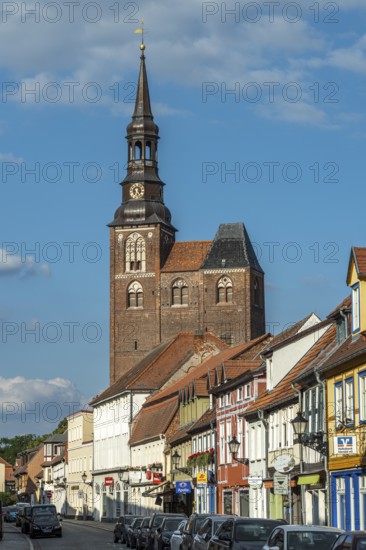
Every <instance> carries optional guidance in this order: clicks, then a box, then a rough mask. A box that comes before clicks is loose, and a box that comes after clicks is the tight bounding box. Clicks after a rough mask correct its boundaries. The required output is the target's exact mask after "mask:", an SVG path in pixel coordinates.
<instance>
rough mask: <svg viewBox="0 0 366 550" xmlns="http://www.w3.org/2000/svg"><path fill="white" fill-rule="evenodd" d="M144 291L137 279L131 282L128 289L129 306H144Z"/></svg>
mask: <svg viewBox="0 0 366 550" xmlns="http://www.w3.org/2000/svg"><path fill="white" fill-rule="evenodd" d="M143 305H144V291H143V290H142V286H141V285H140V283H138V282H137V281H134V282H133V283H131V284H130V285H129V287H128V290H127V307H129V308H131V307H143Z"/></svg>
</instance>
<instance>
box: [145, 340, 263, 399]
mask: <svg viewBox="0 0 366 550" xmlns="http://www.w3.org/2000/svg"><path fill="white" fill-rule="evenodd" d="M269 337H270V335H269V334H263V335H262V336H259V337H258V338H256V339H255V340H251V341H250V342H242V343H241V344H238V345H236V346H233V347H230V348H228V349H225V350H224V351H222V352H221V353H219V354H218V355H214V356H213V357H209V358H207V359H206V360H205V361H203V363H201V364H200V365H198V366H197V367H195V368H194V369H191V370H190V371H189V372H188V373H187V374H186V375H185V376H184V377H183V378H181V379H180V380H178V381H177V382H173V383H172V384H169V385H168V386H166V387H165V388H164V389H163V390H160V391H156V392H154V393H153V395H151V396H150V397H149V398H148V399H147V400H146V402H145V404H144V407H147V406H149V405H150V404H151V403H155V402H157V401H161V400H163V399H166V398H167V397H170V396H173V395H177V394H178V393H179V390H180V389H182V388H183V387H184V386H186V385H188V384H189V383H190V382H193V380H198V379H199V378H206V376H207V373H208V371H210V370H211V369H214V368H215V367H216V366H217V365H220V364H221V363H222V361H224V362H225V361H227V360H229V359H235V358H236V357H240V356H241V355H242V354H243V353H244V352H250V351H252V352H253V354H255V353H257V352H258V344H262V343H263V342H265V341H267V340H268V338H269ZM260 347H261V348H262V346H260ZM262 349H263V348H262ZM249 358H250V357H249Z"/></svg>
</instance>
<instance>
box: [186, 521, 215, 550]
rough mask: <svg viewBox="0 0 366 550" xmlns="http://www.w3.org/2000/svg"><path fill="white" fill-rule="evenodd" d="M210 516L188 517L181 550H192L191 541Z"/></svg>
mask: <svg viewBox="0 0 366 550" xmlns="http://www.w3.org/2000/svg"><path fill="white" fill-rule="evenodd" d="M210 515H211V514H192V515H190V516H189V519H188V523H187V526H186V528H185V529H184V531H183V540H182V545H181V548H182V550H192V545H193V539H194V537H195V535H196V534H197V533H198V530H199V528H200V527H201V525H202V523H203V522H204V521H205V519H207V518H208V517H209V516H210Z"/></svg>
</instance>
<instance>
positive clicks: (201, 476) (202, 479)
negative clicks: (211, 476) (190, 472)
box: [197, 472, 207, 483]
mask: <svg viewBox="0 0 366 550" xmlns="http://www.w3.org/2000/svg"><path fill="white" fill-rule="evenodd" d="M197 483H207V472H198V473H197Z"/></svg>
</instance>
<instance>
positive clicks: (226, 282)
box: [217, 277, 233, 304]
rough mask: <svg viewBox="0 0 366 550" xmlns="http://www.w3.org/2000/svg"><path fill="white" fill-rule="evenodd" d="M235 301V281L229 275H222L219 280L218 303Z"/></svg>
mask: <svg viewBox="0 0 366 550" xmlns="http://www.w3.org/2000/svg"><path fill="white" fill-rule="evenodd" d="M232 301H233V283H232V281H231V279H230V278H229V277H221V279H219V281H218V282H217V303H219V304H226V303H228V302H232Z"/></svg>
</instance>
